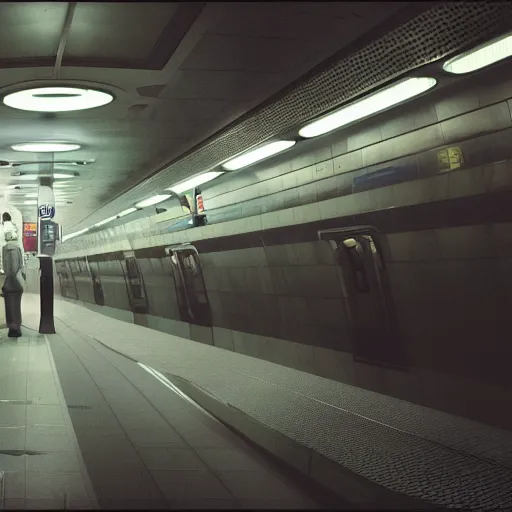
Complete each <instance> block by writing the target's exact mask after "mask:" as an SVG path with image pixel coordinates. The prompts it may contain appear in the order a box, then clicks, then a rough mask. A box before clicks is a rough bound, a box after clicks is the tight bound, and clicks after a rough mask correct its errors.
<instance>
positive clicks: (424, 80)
mask: <svg viewBox="0 0 512 512" xmlns="http://www.w3.org/2000/svg"><path fill="white" fill-rule="evenodd" d="M434 85H436V79H435V78H430V77H420V78H408V79H406V80H402V81H401V82H398V83H396V84H393V85H391V86H390V87H386V88H385V89H382V90H381V91H378V92H376V93H373V94H370V95H369V96H366V97H365V98H363V99H360V100H358V101H356V102H354V103H352V104H350V105H347V106H346V107H342V108H341V109H339V110H336V111H335V112H333V113H332V114H328V115H326V116H324V117H321V118H320V119H318V120H316V121H313V122H312V123H309V124H307V125H306V126H304V127H303V128H301V130H300V131H299V135H300V136H301V137H306V138H310V137H317V136H318V135H323V134H324V133H328V132H331V131H332V130H336V129H338V128H341V127H342V126H346V125H348V124H350V123H353V122H355V121H359V120H360V119H363V118H365V117H369V116H372V115H374V114H377V113H378V112H381V111H383V110H386V109H387V108H390V107H392V106H394V105H397V104H398V103H402V102H404V101H406V100H409V99H411V98H413V97H415V96H418V95H420V94H422V93H424V92H425V91H428V90H429V89H431V88H432V87H434Z"/></svg>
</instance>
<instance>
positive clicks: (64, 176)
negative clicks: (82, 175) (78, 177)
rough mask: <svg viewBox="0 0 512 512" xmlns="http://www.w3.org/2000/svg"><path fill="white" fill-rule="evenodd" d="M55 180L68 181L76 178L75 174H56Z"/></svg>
mask: <svg viewBox="0 0 512 512" xmlns="http://www.w3.org/2000/svg"><path fill="white" fill-rule="evenodd" d="M53 177H54V179H56V180H67V179H69V178H74V177H75V174H62V173H55V174H54V175H53Z"/></svg>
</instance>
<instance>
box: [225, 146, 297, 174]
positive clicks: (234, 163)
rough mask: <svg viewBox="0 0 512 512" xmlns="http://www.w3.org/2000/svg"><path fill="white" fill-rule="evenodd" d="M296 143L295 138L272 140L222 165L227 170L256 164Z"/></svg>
mask: <svg viewBox="0 0 512 512" xmlns="http://www.w3.org/2000/svg"><path fill="white" fill-rule="evenodd" d="M294 145H295V141H294V140H278V141H275V142H270V143H269V144H265V145H264V146H260V147H259V148H256V149H253V150H251V151H248V152H247V153H244V154H242V155H240V156H237V157H236V158H233V159H232V160H229V161H228V162H226V163H225V164H223V165H222V167H224V169H226V170H227V171H236V170H237V169H243V168H244V167H247V166H249V165H251V164H255V163H256V162H260V161H261V160H264V159H265V158H269V157H271V156H274V155H277V153H281V152H282V151H286V150H287V149H290V148H291V147H292V146H294Z"/></svg>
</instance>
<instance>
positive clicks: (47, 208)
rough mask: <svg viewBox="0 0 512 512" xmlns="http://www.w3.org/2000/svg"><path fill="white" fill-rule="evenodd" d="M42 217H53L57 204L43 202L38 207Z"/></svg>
mask: <svg viewBox="0 0 512 512" xmlns="http://www.w3.org/2000/svg"><path fill="white" fill-rule="evenodd" d="M38 211H39V218H40V219H53V217H54V216H55V206H52V205H51V204H42V205H41V206H39V208H38Z"/></svg>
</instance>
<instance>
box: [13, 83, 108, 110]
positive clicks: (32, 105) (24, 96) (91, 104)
mask: <svg viewBox="0 0 512 512" xmlns="http://www.w3.org/2000/svg"><path fill="white" fill-rule="evenodd" d="M113 99H114V96H112V94H109V93H106V92H101V91H95V90H93V89H81V88H77V87H40V88H37V89H27V90H25V91H18V92H14V93H12V94H8V95H7V96H5V98H4V100H3V101H4V104H5V105H7V106H8V107H12V108H16V109H18V110H28V111H30V112H71V111H74V110H86V109H89V108H96V107H102V106H103V105H107V104H108V103H110V102H111V101H112V100H113Z"/></svg>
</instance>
